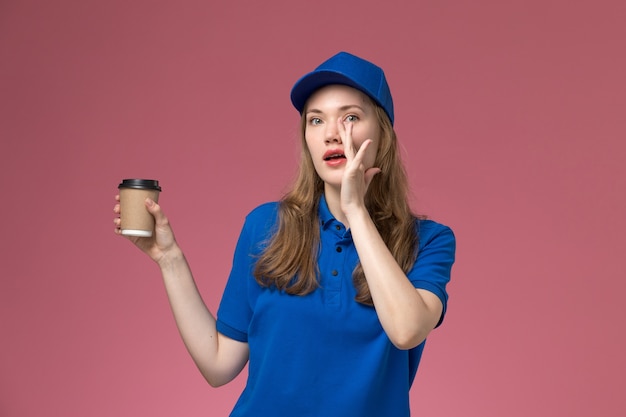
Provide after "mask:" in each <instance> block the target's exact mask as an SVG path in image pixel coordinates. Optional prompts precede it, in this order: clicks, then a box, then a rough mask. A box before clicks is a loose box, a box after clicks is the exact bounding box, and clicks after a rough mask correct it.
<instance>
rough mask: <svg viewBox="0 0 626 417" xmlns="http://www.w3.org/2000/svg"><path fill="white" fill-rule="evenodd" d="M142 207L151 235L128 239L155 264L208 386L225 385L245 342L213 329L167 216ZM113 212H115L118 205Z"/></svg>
mask: <svg viewBox="0 0 626 417" xmlns="http://www.w3.org/2000/svg"><path fill="white" fill-rule="evenodd" d="M118 200H119V197H118ZM146 207H147V209H148V211H149V212H150V213H151V214H152V215H153V216H154V218H155V222H156V225H155V233H154V236H153V237H151V238H138V237H128V238H129V240H131V241H132V242H133V243H134V244H135V245H136V246H137V247H138V248H139V249H141V250H142V251H143V252H144V253H146V254H147V255H148V256H149V257H150V258H151V259H152V260H154V261H155V262H156V263H157V264H158V265H159V268H160V269H161V274H162V275H163V282H164V284H165V290H166V292H167V296H168V299H169V302H170V306H171V308H172V312H173V313H174V319H175V321H176V325H177V326H178V330H179V332H180V334H181V337H182V339H183V342H184V343H185V346H186V347H187V350H188V351H189V353H190V354H191V357H192V358H193V360H194V362H195V363H196V365H197V366H198V369H199V370H200V372H201V373H202V375H203V376H204V378H205V379H206V380H207V381H208V382H209V384H211V385H212V386H220V385H223V384H226V383H228V382H230V381H231V380H232V379H233V378H235V377H236V376H237V375H238V374H239V372H241V370H242V369H243V367H244V366H245V364H246V362H247V360H248V344H247V343H242V342H238V341H235V340H233V339H230V338H228V337H226V336H224V335H222V334H221V333H219V332H218V331H217V329H216V324H215V318H214V317H213V315H212V314H211V312H210V311H209V310H208V308H207V307H206V305H205V303H204V301H203V300H202V297H201V295H200V293H199V291H198V289H197V287H196V284H195V281H194V279H193V276H192V273H191V270H190V268H189V264H188V263H187V261H186V259H185V256H184V254H183V252H182V251H181V249H180V247H179V246H178V244H177V243H176V240H175V238H174V234H173V232H172V228H171V226H170V224H169V221H168V219H167V217H165V215H164V214H163V212H162V211H161V208H160V206H159V205H158V204H156V203H155V202H154V201H151V200H147V201H146ZM114 211H115V212H116V213H118V214H119V211H120V206H119V204H117V205H116V206H115V208H114ZM115 224H116V233H118V234H121V231H120V228H119V218H117V219H115Z"/></svg>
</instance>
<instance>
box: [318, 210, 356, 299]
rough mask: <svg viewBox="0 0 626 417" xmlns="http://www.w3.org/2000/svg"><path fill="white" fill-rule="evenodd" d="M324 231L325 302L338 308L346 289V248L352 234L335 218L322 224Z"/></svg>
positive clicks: (323, 271)
mask: <svg viewBox="0 0 626 417" xmlns="http://www.w3.org/2000/svg"><path fill="white" fill-rule="evenodd" d="M322 233H324V234H325V236H324V244H325V245H326V247H325V248H323V253H322V256H324V257H325V260H324V268H325V270H322V271H320V272H321V273H322V274H324V275H326V279H325V280H324V284H323V291H324V303H325V304H326V305H327V306H329V307H333V308H337V309H338V308H339V307H340V306H341V293H342V291H345V288H344V286H345V282H344V281H345V280H346V278H347V277H346V276H344V275H345V274H346V273H347V269H346V267H345V262H346V248H347V246H348V245H349V244H350V239H351V238H350V236H351V234H350V231H347V230H346V229H345V227H344V226H343V225H341V224H340V223H339V222H338V221H337V220H335V219H332V220H328V222H327V224H325V225H323V226H322Z"/></svg>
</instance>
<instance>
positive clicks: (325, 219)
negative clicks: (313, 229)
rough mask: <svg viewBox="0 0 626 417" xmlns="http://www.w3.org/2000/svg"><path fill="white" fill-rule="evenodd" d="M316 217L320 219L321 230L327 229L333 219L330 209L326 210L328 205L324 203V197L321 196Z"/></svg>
mask: <svg viewBox="0 0 626 417" xmlns="http://www.w3.org/2000/svg"><path fill="white" fill-rule="evenodd" d="M317 215H318V216H319V218H320V226H321V227H322V228H325V227H327V226H328V225H329V224H330V223H331V222H332V221H333V220H335V218H334V217H333V215H332V213H331V212H330V209H329V208H328V203H326V197H325V196H324V194H322V197H321V198H320V204H319V207H318V209H317Z"/></svg>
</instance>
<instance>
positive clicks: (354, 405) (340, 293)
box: [217, 198, 455, 417]
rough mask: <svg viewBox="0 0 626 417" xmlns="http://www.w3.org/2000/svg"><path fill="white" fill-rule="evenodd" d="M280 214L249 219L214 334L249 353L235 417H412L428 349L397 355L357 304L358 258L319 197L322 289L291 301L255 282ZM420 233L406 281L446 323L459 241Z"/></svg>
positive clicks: (426, 227)
mask: <svg viewBox="0 0 626 417" xmlns="http://www.w3.org/2000/svg"><path fill="white" fill-rule="evenodd" d="M277 213H278V203H267V204H264V205H261V206H259V207H257V208H256V209H254V210H253V211H252V212H251V213H250V214H249V215H248V216H247V217H246V221H245V224H244V226H243V230H242V232H241V235H240V237H239V241H238V243H237V247H236V250H235V255H234V260H233V266H232V270H231V273H230V276H229V279H228V283H227V285H226V288H225V290H224V295H223V297H222V301H221V303H220V306H219V309H218V313H217V317H218V318H217V329H218V331H219V332H221V333H222V334H224V335H226V336H228V337H230V338H232V339H235V340H238V341H241V342H247V343H248V345H249V347H250V360H249V365H248V381H247V384H246V388H245V389H244V391H243V393H242V394H241V397H240V398H239V400H238V401H237V404H236V405H235V408H234V410H233V412H232V414H231V416H232V417H239V416H256V417H259V416H260V417H269V416H280V417H283V416H284V417H294V416H298V417H304V416H315V417H319V416H324V417H335V416H337V417H339V416H341V417H345V416H359V417H368V416H371V417H403V416H409V414H410V411H409V389H410V387H411V384H412V383H413V379H414V377H415V373H416V371H417V366H418V364H419V361H420V357H421V355H422V351H423V349H424V343H422V344H421V345H419V346H417V347H416V348H413V349H410V350H400V349H398V348H396V347H395V346H394V345H393V344H392V343H391V341H390V340H389V338H388V337H387V335H386V334H385V332H384V330H383V328H382V326H381V324H380V322H379V320H378V316H377V315H376V311H375V310H374V308H373V307H368V306H365V305H362V304H359V303H357V302H356V301H354V297H355V295H356V291H355V288H354V286H353V284H352V271H353V270H354V268H355V266H356V264H357V262H358V256H357V253H356V249H355V247H354V243H353V241H352V237H351V234H350V231H349V230H346V228H345V227H344V226H343V225H342V224H341V223H340V222H338V221H337V220H335V219H334V218H333V216H332V215H331V213H330V211H329V210H328V206H327V204H326V201H325V200H324V198H322V200H321V201H320V208H319V218H320V235H321V247H320V252H319V260H318V263H319V271H320V276H319V282H320V286H319V288H318V289H317V290H315V291H314V292H312V293H310V294H308V295H305V296H297V295H289V294H286V293H285V292H282V291H278V290H276V289H273V288H265V287H261V286H259V284H258V283H257V282H256V280H255V279H254V276H253V274H252V273H253V270H254V262H255V260H256V255H258V254H259V253H260V252H261V251H262V249H263V245H265V244H266V243H267V241H268V239H269V238H270V237H271V233H272V232H273V231H274V230H275V224H276V220H277ZM417 224H418V229H419V230H418V231H417V232H418V233H419V254H418V259H417V261H416V263H415V265H414V267H413V269H412V270H411V271H410V272H409V273H408V274H407V275H408V278H409V280H410V281H411V282H412V283H413V285H414V286H415V287H416V288H422V289H425V290H428V291H431V292H433V293H434V294H436V295H437V296H438V297H439V298H440V299H441V302H442V303H443V306H444V314H445V310H446V304H447V298H448V296H447V293H446V284H447V283H448V281H449V280H450V270H451V267H452V264H453V262H454V253H455V238H454V235H453V233H452V231H451V230H450V228H448V227H446V226H443V225H440V224H438V223H435V222H433V221H430V220H420V221H419V222H418V223H417ZM442 319H443V314H442Z"/></svg>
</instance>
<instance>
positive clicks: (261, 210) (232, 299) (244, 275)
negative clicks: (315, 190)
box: [217, 203, 277, 342]
mask: <svg viewBox="0 0 626 417" xmlns="http://www.w3.org/2000/svg"><path fill="white" fill-rule="evenodd" d="M276 207H277V206H276V205H275V204H271V203H267V204H265V205H262V206H259V207H257V208H256V209H255V210H253V211H252V212H251V213H250V214H248V216H246V220H245V222H244V225H243V228H242V230H241V233H240V235H239V239H238V240H237V246H236V247H235V253H234V255H233V263H232V267H231V271H230V275H229V277H228V281H227V283H226V287H225V289H224V294H223V295H222V300H221V301H220V305H219V308H218V310H217V331H218V332H220V333H222V334H223V335H225V336H228V337H230V338H231V339H234V340H237V341H240V342H247V341H248V327H249V325H250V321H251V320H252V315H253V304H254V299H255V294H258V291H259V289H260V287H259V285H258V284H257V282H256V279H255V278H254V264H255V262H256V259H257V256H258V254H259V253H260V252H261V250H262V245H264V244H265V243H266V242H267V239H268V236H269V233H270V231H271V227H272V225H273V220H274V219H275V217H276Z"/></svg>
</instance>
